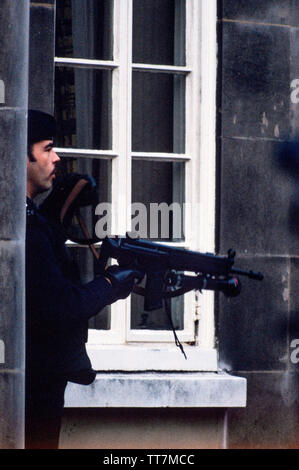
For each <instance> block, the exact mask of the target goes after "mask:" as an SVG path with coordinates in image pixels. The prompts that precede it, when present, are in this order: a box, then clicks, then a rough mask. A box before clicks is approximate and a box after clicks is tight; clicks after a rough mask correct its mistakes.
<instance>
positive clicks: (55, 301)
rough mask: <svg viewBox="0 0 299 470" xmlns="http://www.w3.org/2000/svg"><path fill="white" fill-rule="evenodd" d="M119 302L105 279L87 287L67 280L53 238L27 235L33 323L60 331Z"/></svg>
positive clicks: (32, 232)
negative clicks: (56, 255)
mask: <svg viewBox="0 0 299 470" xmlns="http://www.w3.org/2000/svg"><path fill="white" fill-rule="evenodd" d="M115 300H116V297H115V292H114V288H113V287H112V286H111V285H110V284H109V282H108V281H107V280H106V279H105V277H104V276H101V277H97V278H95V279H94V280H93V281H91V282H89V283H87V284H80V283H75V282H72V281H70V280H69V279H67V278H66V277H65V276H64V275H63V273H62V272H61V269H60V267H59V264H58V263H57V261H56V257H55V252H54V250H53V247H52V244H51V242H50V239H49V238H48V237H47V235H46V234H45V233H44V232H43V231H42V230H39V229H37V228H35V229H34V230H32V229H30V228H29V229H28V230H27V236H26V304H27V310H28V311H29V312H30V316H31V321H33V322H42V323H43V324H44V325H49V326H53V325H55V327H56V328H61V327H65V326H68V327H71V325H72V324H74V322H75V323H77V322H78V321H82V320H88V319H89V318H90V317H92V316H94V315H96V314H97V313H98V312H99V311H100V310H101V309H103V307H105V306H106V305H108V304H110V303H112V302H114V301H115Z"/></svg>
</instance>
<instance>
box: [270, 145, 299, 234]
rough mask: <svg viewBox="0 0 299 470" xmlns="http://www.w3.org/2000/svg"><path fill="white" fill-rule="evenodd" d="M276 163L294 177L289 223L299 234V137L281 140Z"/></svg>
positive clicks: (295, 232) (276, 154)
mask: <svg viewBox="0 0 299 470" xmlns="http://www.w3.org/2000/svg"><path fill="white" fill-rule="evenodd" d="M273 154H274V156H275V159H276V161H275V163H276V164H277V166H278V167H279V168H280V169H281V170H282V171H283V172H284V173H285V174H286V175H287V177H288V178H291V179H294V185H295V189H294V195H293V197H292V198H291V200H290V205H289V214H288V223H289V229H290V231H291V232H292V233H294V234H295V235H296V234H297V235H299V137H298V138H296V139H294V140H288V141H284V142H281V143H280V144H279V145H278V146H277V147H276V150H275V151H274V152H273Z"/></svg>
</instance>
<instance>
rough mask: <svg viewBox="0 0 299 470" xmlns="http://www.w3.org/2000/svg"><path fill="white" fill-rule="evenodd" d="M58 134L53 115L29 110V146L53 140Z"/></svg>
mask: <svg viewBox="0 0 299 470" xmlns="http://www.w3.org/2000/svg"><path fill="white" fill-rule="evenodd" d="M55 134H56V121H55V118H54V117H53V116H51V114H48V113H44V112H43V111H37V110H35V109H29V110H28V144H34V143H35V142H40V141H42V140H53V139H54V136H55Z"/></svg>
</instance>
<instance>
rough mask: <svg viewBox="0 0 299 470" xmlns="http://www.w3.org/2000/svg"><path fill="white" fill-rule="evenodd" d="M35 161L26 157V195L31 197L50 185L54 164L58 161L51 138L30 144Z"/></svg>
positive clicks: (53, 174) (53, 173)
mask: <svg viewBox="0 0 299 470" xmlns="http://www.w3.org/2000/svg"><path fill="white" fill-rule="evenodd" d="M31 153H32V155H33V157H34V158H35V161H30V159H29V158H28V157H27V195H28V196H29V197H31V198H33V197H35V196H36V195H37V194H39V193H42V192H44V191H47V190H48V189H50V188H51V187H52V182H53V179H54V178H55V166H56V163H57V162H59V161H60V158H59V157H58V155H57V154H56V153H55V152H54V149H53V141H52V140H42V141H41V142H37V143H35V144H33V146H32V152H31Z"/></svg>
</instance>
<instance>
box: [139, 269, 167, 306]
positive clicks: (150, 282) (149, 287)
mask: <svg viewBox="0 0 299 470" xmlns="http://www.w3.org/2000/svg"><path fill="white" fill-rule="evenodd" d="M164 277H165V272H164V271H151V272H147V273H146V284H145V296H144V310H147V311H149V312H150V311H152V310H158V309H159V308H162V307H163V302H162V299H163V283H164Z"/></svg>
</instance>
